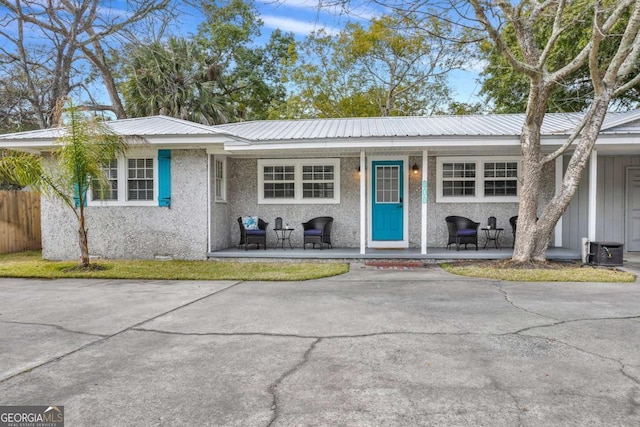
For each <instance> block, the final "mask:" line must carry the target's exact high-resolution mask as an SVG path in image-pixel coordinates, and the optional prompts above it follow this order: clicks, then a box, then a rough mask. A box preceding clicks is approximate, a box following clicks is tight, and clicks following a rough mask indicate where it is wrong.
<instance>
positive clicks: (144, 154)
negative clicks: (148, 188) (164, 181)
mask: <svg viewBox="0 0 640 427" xmlns="http://www.w3.org/2000/svg"><path fill="white" fill-rule="evenodd" d="M129 159H153V200H128V199H127V198H128V190H129V189H128V173H127V172H128V160H129ZM117 160H118V199H117V200H100V198H98V199H96V200H93V194H92V189H91V187H90V188H89V189H88V190H87V193H88V194H87V206H158V150H150V151H146V150H144V151H143V150H135V151H131V152H127V155H126V156H120V157H118V159H117Z"/></svg>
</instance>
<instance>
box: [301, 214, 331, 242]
mask: <svg viewBox="0 0 640 427" xmlns="http://www.w3.org/2000/svg"><path fill="white" fill-rule="evenodd" d="M332 225H333V218H332V217H330V216H320V217H317V218H313V219H311V220H309V221H307V222H303V223H302V228H303V230H304V244H303V245H302V248H303V249H306V248H307V244H308V243H311V244H313V247H314V248H315V247H316V244H319V245H320V249H322V248H323V247H324V245H325V244H326V245H328V246H329V247H330V248H331V249H333V245H331V226H332Z"/></svg>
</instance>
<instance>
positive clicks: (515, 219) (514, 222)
mask: <svg viewBox="0 0 640 427" xmlns="http://www.w3.org/2000/svg"><path fill="white" fill-rule="evenodd" d="M509 224H511V231H512V232H513V244H514V245H515V243H516V228H517V227H518V215H516V216H512V217H511V218H509Z"/></svg>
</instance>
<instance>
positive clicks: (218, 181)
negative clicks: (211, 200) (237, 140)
mask: <svg viewBox="0 0 640 427" xmlns="http://www.w3.org/2000/svg"><path fill="white" fill-rule="evenodd" d="M214 176H215V198H216V201H217V202H224V201H226V200H227V179H226V176H227V159H226V157H224V156H216V159H215V163H214Z"/></svg>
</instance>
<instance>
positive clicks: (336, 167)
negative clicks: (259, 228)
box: [258, 158, 340, 205]
mask: <svg viewBox="0 0 640 427" xmlns="http://www.w3.org/2000/svg"><path fill="white" fill-rule="evenodd" d="M265 166H293V167H294V184H295V187H294V197H293V198H286V199H284V198H283V199H271V198H265V197H264V167H265ZM303 166H333V198H306V199H305V198H304V197H303V191H302V184H303V182H304V181H303V179H302V167H303ZM307 182H311V181H307ZM322 182H328V181H322ZM338 203H340V159H332V158H327V159H260V160H258V204H265V205H284V204H307V205H317V204H338Z"/></svg>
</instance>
